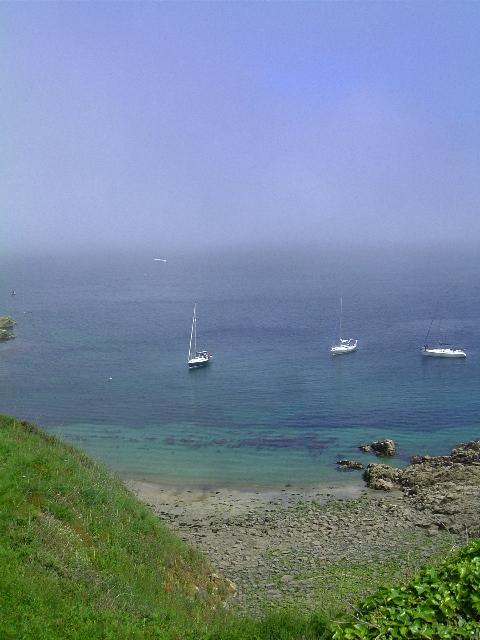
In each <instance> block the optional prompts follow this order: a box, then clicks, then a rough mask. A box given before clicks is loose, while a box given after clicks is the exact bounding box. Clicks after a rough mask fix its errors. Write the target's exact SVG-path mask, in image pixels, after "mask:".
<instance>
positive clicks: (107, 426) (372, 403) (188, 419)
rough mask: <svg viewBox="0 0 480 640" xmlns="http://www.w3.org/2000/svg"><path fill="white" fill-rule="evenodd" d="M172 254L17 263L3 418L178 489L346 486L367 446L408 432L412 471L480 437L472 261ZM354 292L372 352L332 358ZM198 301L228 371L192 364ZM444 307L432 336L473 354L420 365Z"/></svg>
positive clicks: (349, 328) (404, 450) (8, 266)
mask: <svg viewBox="0 0 480 640" xmlns="http://www.w3.org/2000/svg"><path fill="white" fill-rule="evenodd" d="M168 257H169V262H168V263H167V264H163V263H155V262H153V255H150V254H147V255H145V254H137V255H133V254H131V255H125V254H120V253H118V254H112V255H111V256H101V257H99V256H76V257H75V258H74V259H72V258H71V257H68V258H67V257H62V256H57V257H49V258H46V257H38V258H30V257H29V258H22V259H19V258H17V259H15V260H13V259H12V260H10V261H8V262H7V261H5V263H4V266H3V269H2V282H1V283H0V284H1V290H0V296H1V297H0V305H1V306H0V312H1V313H8V314H10V315H12V316H14V317H15V318H16V319H17V321H18V325H17V327H16V334H17V338H16V339H15V340H14V341H11V342H9V343H5V344H2V345H0V410H1V411H2V412H3V413H10V414H15V415H17V416H19V417H22V418H26V419H31V420H35V421H37V422H38V423H40V424H41V425H42V426H43V427H45V428H46V429H48V430H49V431H51V432H53V433H57V434H60V435H61V436H62V437H64V438H65V439H67V440H69V441H71V442H73V443H74V444H76V445H77V446H80V447H81V448H83V449H85V450H87V451H88V452H89V453H91V454H93V455H94V456H95V457H97V458H98V459H101V460H103V461H105V462H106V463H107V464H108V465H109V466H110V467H111V468H113V469H114V470H116V471H118V472H119V473H121V474H122V475H125V476H128V477H136V478H147V479H155V480H160V481H162V482H166V483H171V484H176V485H195V486H200V485H201V486H212V485H222V486H242V487H247V486H279V485H283V484H285V483H292V484H296V485H302V484H307V483H318V482H322V483H323V482H326V483H332V484H341V483H348V482H351V481H352V477H358V476H352V474H349V473H345V472H339V471H337V470H336V468H335V460H336V459H337V458H338V457H344V456H349V457H351V456H357V457H358V455H360V454H357V452H356V447H357V445H358V444H359V443H361V442H363V441H366V440H370V439H373V438H379V437H393V438H394V439H395V440H397V441H398V443H399V447H400V458H399V460H400V462H405V461H406V460H407V459H408V456H409V455H411V454H413V453H425V452H429V453H443V452H446V451H447V450H448V449H449V448H450V447H451V446H452V445H454V444H455V443H457V442H458V441H461V440H467V439H472V438H475V437H476V438H478V437H480V419H479V408H480V400H479V394H478V382H479V379H480V378H479V374H480V349H479V347H480V339H479V335H480V333H479V331H478V317H479V312H480V303H479V296H478V293H479V288H480V278H479V275H480V273H479V270H478V267H477V265H476V261H475V258H474V256H469V255H462V256H458V255H457V256H456V257H455V258H454V257H453V255H452V256H448V255H447V256H446V255H445V254H442V255H441V256H440V257H438V256H436V255H435V253H432V254H430V255H421V254H415V253H410V254H402V255H394V254H391V253H390V254H389V253H388V252H386V251H384V252H376V253H372V252H370V253H368V252H365V253H358V254H352V253H351V252H350V254H349V255H348V256H347V257H346V256H344V255H340V254H334V253H325V252H305V253H298V252H297V253H293V252H292V253H288V252H281V253H266V252H264V253H263V254H262V252H253V251H252V252H243V253H237V254H234V255H215V256H212V255H201V254H197V255H194V256H192V255H181V254H178V255H172V256H168ZM12 288H14V289H15V290H16V292H17V295H16V296H15V297H14V298H13V297H10V295H9V291H10V289H12ZM340 292H341V293H342V294H343V299H344V327H345V335H347V334H348V336H352V337H356V338H358V339H359V350H358V352H356V353H354V354H351V355H347V356H343V357H342V356H340V357H337V358H332V357H331V356H330V354H329V352H328V349H329V345H330V343H331V340H332V338H333V337H334V334H335V327H336V324H337V323H338V305H339V295H340ZM194 301H196V302H197V303H198V307H197V312H198V317H199V324H198V329H199V346H201V347H202V348H207V349H209V350H210V351H212V353H213V354H214V360H213V361H212V363H211V365H210V366H209V367H208V368H206V369H201V370H195V371H188V369H187V367H186V364H185V361H186V352H187V350H188V339H189V332H190V323H191V314H192V309H193V302H194ZM439 301H440V302H439ZM436 308H438V311H437V315H438V322H437V321H436V322H435V323H434V326H433V334H434V337H439V338H440V337H443V335H444V333H445V332H446V333H447V335H448V337H449V338H451V339H452V340H453V341H455V342H456V343H458V344H459V345H461V346H464V347H465V348H466V349H467V351H468V358H467V359H466V360H464V361H462V360H437V359H428V358H422V357H421V356H420V354H419V347H420V346H421V344H422V343H423V339H424V336H425V333H426V330H427V328H428V325H429V323H430V320H431V317H432V313H433V310H434V309H436ZM110 378H111V379H110ZM364 459H365V460H368V459H369V458H368V457H366V456H364Z"/></svg>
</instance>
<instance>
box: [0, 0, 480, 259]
mask: <svg viewBox="0 0 480 640" xmlns="http://www.w3.org/2000/svg"><path fill="white" fill-rule="evenodd" d="M479 33H480V3H478V2H448V1H446V2H427V1H425V2H412V3H409V2H395V3H394V2H354V3H350V2H289V3H287V2H268V3H266V2H235V3H232V2H212V3H210V2H193V3H189V2H177V3H170V2H142V3H138V2H131V3H130V2H118V3H116V2H101V3H97V2H91V3H90V2H35V3H30V2H21V3H18V2H15V3H10V2H3V3H1V4H0V87H1V89H0V91H1V94H0V95H1V105H2V108H1V109H0V131H1V134H0V135H1V138H0V140H1V146H0V149H1V153H0V183H1V188H0V212H1V218H0V221H1V228H2V232H1V234H0V250H1V251H3V252H7V253H9V252H11V253H15V252H22V251H25V250H28V251H35V250H42V251H47V252H54V251H55V250H59V249H62V250H65V249H67V250H84V249H92V248H93V249H96V248H98V249H103V248H109V249H116V248H135V249H138V248H142V247H145V248H148V249H152V250H153V249H154V248H155V249H156V250H157V251H158V252H159V255H164V254H168V252H169V250H170V249H172V248H178V247H184V248H186V249H188V248H189V247H195V246H197V247H198V246H205V247H209V249H215V248H220V247H221V248H227V249H230V248H232V247H236V246H267V245H269V246H277V245H278V246H294V245H295V246H297V245H302V243H304V244H305V245H307V244H308V245H310V246H319V247H321V246H327V245H328V246H333V247H340V248H341V247H344V246H355V245H359V246H372V247H374V246H407V245H412V244H413V245H420V246H421V245H422V244H429V245H432V246H435V245H437V244H445V243H447V244H449V245H450V246H452V245H455V244H471V245H475V243H476V242H477V241H478V240H479V239H480V215H479V214H480V207H479V203H480V179H479V168H480V158H479V154H480V80H479V79H480V38H479V36H478V34H479Z"/></svg>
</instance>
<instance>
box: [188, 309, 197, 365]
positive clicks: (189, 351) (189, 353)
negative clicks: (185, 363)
mask: <svg viewBox="0 0 480 640" xmlns="http://www.w3.org/2000/svg"><path fill="white" fill-rule="evenodd" d="M196 306H197V305H196V304H195V306H194V307H193V318H192V330H191V331H190V343H189V345H188V359H189V360H190V358H191V357H192V338H193V330H194V327H195V308H196ZM196 342H197V338H196V336H195V350H196V346H197V345H196Z"/></svg>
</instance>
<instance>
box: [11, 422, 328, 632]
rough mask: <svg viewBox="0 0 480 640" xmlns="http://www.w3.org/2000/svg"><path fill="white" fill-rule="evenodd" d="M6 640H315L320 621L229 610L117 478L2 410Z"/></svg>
mask: <svg viewBox="0 0 480 640" xmlns="http://www.w3.org/2000/svg"><path fill="white" fill-rule="evenodd" d="M0 563H1V564H0V566H1V571H0V637H1V638H2V640H10V639H11V640H13V639H15V640H20V639H21V638H24V639H27V638H32V639H33V638H35V640H43V639H45V640H46V639H48V640H50V639H56V638H58V639H62V640H65V639H67V638H85V639H86V638H88V639H91V638H95V639H97V638H112V639H115V640H119V639H122V638H128V639H129V640H133V639H135V638H142V639H147V638H158V639H162V640H163V639H165V640H173V639H182V640H189V639H190V640H193V639H202V640H203V639H207V638H208V639H211V640H217V639H218V640H226V639H229V640H237V639H238V640H240V639H243V638H249V639H251V640H254V639H257V638H258V639H264V638H265V639H267V638H271V639H273V638H275V639H276V638H279V639H285V640H290V639H294V638H320V637H322V635H323V629H324V625H323V623H322V621H320V620H315V619H314V618H310V619H306V618H303V617H301V616H299V617H296V616H294V615H292V614H281V613H279V614H276V615H274V616H272V617H271V618H269V619H266V620H263V621H254V620H249V619H246V618H237V617H236V616H235V614H233V613H231V612H228V611H225V610H224V607H223V602H224V601H225V599H226V598H228V589H227V585H225V584H224V583H223V582H221V581H219V580H212V579H211V578H210V577H209V574H210V573H211V567H209V565H208V563H207V562H206V561H205V560H204V559H203V558H202V557H201V556H200V555H199V554H198V553H197V552H196V551H195V550H193V549H191V548H189V547H187V546H186V545H184V544H183V543H182V542H181V541H180V540H178V539H177V538H176V537H175V536H173V535H172V534H171V533H170V532H169V531H168V530H167V529H166V528H165V527H164V526H163V525H162V523H161V522H160V521H159V520H158V519H157V518H156V517H155V516H153V515H152V514H151V513H150V511H149V510H148V509H147V508H146V507H144V506H143V505H142V504H140V503H139V502H138V501H137V500H136V499H135V498H134V497H133V496H131V494H129V493H128V491H127V490H126V489H125V487H124V486H123V484H122V483H121V482H120V481H117V480H116V479H115V478H113V477H112V475H111V474H110V473H109V472H108V471H107V470H106V469H104V468H103V467H102V466H101V465H98V464H96V463H94V462H92V461H91V460H90V459H89V458H88V457H87V456H85V455H83V454H82V453H80V452H79V451H77V450H76V449H74V448H72V447H70V446H67V445H65V444H63V443H61V442H60V441H59V440H57V439H56V438H54V437H51V436H48V435H46V434H45V433H44V432H42V431H41V430H39V429H37V428H36V427H35V426H33V425H31V424H29V423H25V422H18V421H15V419H13V418H9V417H0Z"/></svg>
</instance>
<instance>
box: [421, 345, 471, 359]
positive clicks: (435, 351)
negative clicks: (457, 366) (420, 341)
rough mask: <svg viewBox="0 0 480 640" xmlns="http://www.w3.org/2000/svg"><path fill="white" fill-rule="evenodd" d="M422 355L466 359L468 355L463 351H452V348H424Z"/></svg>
mask: <svg viewBox="0 0 480 640" xmlns="http://www.w3.org/2000/svg"><path fill="white" fill-rule="evenodd" d="M421 351H422V355H424V356H429V357H431V358H466V357H467V354H466V353H465V351H464V350H463V349H452V348H451V347H422V349H421Z"/></svg>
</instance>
